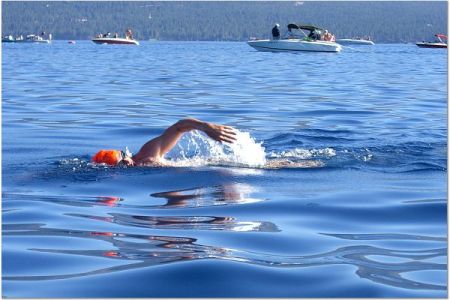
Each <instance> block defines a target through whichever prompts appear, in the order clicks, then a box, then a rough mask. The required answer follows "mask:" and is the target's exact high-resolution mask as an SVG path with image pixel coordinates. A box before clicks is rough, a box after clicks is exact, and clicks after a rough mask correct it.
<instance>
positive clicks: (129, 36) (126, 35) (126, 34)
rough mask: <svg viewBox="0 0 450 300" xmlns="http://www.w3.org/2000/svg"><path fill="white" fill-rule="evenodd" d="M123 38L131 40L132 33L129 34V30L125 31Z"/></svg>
mask: <svg viewBox="0 0 450 300" xmlns="http://www.w3.org/2000/svg"><path fill="white" fill-rule="evenodd" d="M125 37H126V39H127V40H132V39H133V33H132V32H131V29H127V31H126V32H125Z"/></svg>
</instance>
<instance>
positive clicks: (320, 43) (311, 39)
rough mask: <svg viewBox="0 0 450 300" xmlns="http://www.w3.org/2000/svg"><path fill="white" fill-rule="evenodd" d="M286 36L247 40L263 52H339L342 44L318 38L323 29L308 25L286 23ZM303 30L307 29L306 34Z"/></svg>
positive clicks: (250, 44)
mask: <svg viewBox="0 0 450 300" xmlns="http://www.w3.org/2000/svg"><path fill="white" fill-rule="evenodd" d="M293 29H297V30H299V31H300V32H301V33H302V35H303V36H299V35H298V34H294V33H293V31H292V30H293ZM288 30H289V32H288V36H287V37H286V38H284V39H272V40H270V39H252V40H250V41H248V42H247V44H249V46H251V47H253V48H255V49H256V50H258V51H265V52H286V51H289V52H293V51H294V52H295V51H309V52H339V51H341V50H342V46H341V45H339V44H337V43H335V42H334V41H324V40H321V39H320V36H321V34H322V32H324V30H323V29H321V28H318V27H315V26H310V25H297V24H289V25H288ZM304 30H306V31H308V32H309V34H306V33H305V32H304Z"/></svg>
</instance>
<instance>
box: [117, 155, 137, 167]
mask: <svg viewBox="0 0 450 300" xmlns="http://www.w3.org/2000/svg"><path fill="white" fill-rule="evenodd" d="M120 163H122V164H124V165H126V166H134V161H133V159H131V157H129V156H126V157H124V158H123V159H122V160H121V161H120Z"/></svg>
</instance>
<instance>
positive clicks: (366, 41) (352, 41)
mask: <svg viewBox="0 0 450 300" xmlns="http://www.w3.org/2000/svg"><path fill="white" fill-rule="evenodd" d="M336 43H338V44H341V45H375V43H374V42H372V41H371V40H369V39H358V38H355V39H337V40H336Z"/></svg>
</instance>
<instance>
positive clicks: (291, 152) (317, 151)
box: [269, 148, 336, 159]
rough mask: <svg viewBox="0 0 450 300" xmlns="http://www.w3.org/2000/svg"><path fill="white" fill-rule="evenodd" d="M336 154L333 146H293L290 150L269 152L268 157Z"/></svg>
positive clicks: (299, 157) (302, 157) (308, 157)
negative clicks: (314, 147)
mask: <svg viewBox="0 0 450 300" xmlns="http://www.w3.org/2000/svg"><path fill="white" fill-rule="evenodd" d="M334 156H336V150H334V149H333V148H323V149H302V148H295V149H292V150H285V151H281V152H271V153H270V155H269V157H270V158H297V159H311V158H316V157H322V158H331V157H334Z"/></svg>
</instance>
